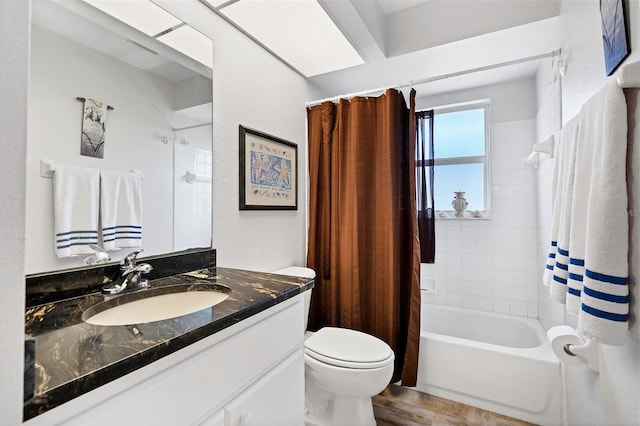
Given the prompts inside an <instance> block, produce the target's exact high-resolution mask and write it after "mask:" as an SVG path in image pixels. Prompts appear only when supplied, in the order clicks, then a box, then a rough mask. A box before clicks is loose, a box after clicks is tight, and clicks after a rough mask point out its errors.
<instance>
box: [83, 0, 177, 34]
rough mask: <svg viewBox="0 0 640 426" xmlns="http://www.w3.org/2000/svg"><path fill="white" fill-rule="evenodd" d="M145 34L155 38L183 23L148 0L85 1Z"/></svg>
mask: <svg viewBox="0 0 640 426" xmlns="http://www.w3.org/2000/svg"><path fill="white" fill-rule="evenodd" d="M84 1H85V2H87V3H89V4H91V5H92V6H94V7H96V8H98V9H100V10H102V11H103V12H105V13H108V14H109V15H111V16H113V17H114V18H116V19H119V20H121V21H122V22H124V23H126V24H128V25H130V26H132V27H133V28H136V29H138V30H140V31H142V32H143V33H145V34H147V35H150V36H155V35H156V34H159V33H161V32H162V31H165V30H167V29H169V28H172V27H175V26H176V25H179V24H181V23H182V21H180V20H179V19H178V18H176V17H175V16H173V15H172V14H170V13H169V12H167V11H165V10H164V9H162V8H161V7H160V6H157V5H155V4H153V3H151V2H150V1H148V0H136V1H132V0H84Z"/></svg>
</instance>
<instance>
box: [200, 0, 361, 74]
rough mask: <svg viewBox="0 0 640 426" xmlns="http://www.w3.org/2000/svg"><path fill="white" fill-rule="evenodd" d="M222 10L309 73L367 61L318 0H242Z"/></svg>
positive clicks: (299, 68) (254, 35) (263, 42)
mask: <svg viewBox="0 0 640 426" xmlns="http://www.w3.org/2000/svg"><path fill="white" fill-rule="evenodd" d="M208 1H210V0H208ZM220 12H221V13H223V14H224V15H225V16H227V17H228V18H229V19H231V20H232V21H233V22H234V23H235V24H236V25H238V26H239V27H240V28H242V29H243V30H244V31H246V32H247V33H249V34H251V36H252V37H254V38H255V39H256V40H258V41H259V42H260V43H262V44H263V45H265V46H266V47H268V48H269V49H271V50H272V51H273V52H274V53H275V54H276V55H278V56H280V57H281V58H282V59H283V60H285V61H286V62H288V63H289V64H290V65H291V66H293V67H294V68H296V69H297V70H298V71H300V72H301V73H302V74H304V75H306V76H307V77H311V76H314V75H318V74H323V73H327V72H330V71H335V70H339V69H343V68H348V67H351V66H354V65H359V64H362V63H364V61H363V60H362V58H361V57H360V55H359V54H358V52H357V51H356V50H355V49H354V48H353V46H352V45H351V44H350V43H349V41H348V40H347V39H346V38H345V36H344V35H343V34H342V32H340V30H339V29H338V27H336V25H335V24H334V23H333V21H332V20H331V18H329V16H328V15H327V13H326V12H325V11H324V10H323V9H322V7H321V6H320V5H319V4H318V3H317V2H316V1H315V0H240V1H238V2H236V3H233V4H230V5H228V6H226V7H224V8H222V9H220Z"/></svg>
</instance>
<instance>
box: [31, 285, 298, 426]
mask: <svg viewBox="0 0 640 426" xmlns="http://www.w3.org/2000/svg"><path fill="white" fill-rule="evenodd" d="M303 320H304V312H303V303H302V296H296V297H294V298H292V299H290V300H287V301H284V302H282V303H280V304H278V305H275V306H273V307H271V308H269V309H267V310H265V311H262V312H260V313H258V314H256V315H254V316H251V317H249V318H247V319H245V320H243V321H240V322H239V323H238V324H235V325H233V326H231V327H228V328H226V329H224V330H222V331H220V332H218V333H215V334H213V335H211V336H209V337H207V338H205V339H203V340H200V341H198V342H196V343H194V344H192V345H189V346H187V347H185V348H184V349H181V350H179V351H177V352H175V353H173V354H171V355H169V356H166V357H164V358H162V359H159V360H157V361H155V362H153V363H151V364H149V365H147V366H145V367H143V368H141V369H138V370H136V371H134V372H132V373H129V374H127V375H125V376H123V377H121V378H119V379H117V380H114V381H112V382H110V383H107V384H105V385H103V386H101V387H99V388H97V389H95V390H93V391H91V392H89V393H86V394H84V395H81V396H79V397H77V398H75V399H73V400H71V401H69V402H67V403H65V404H63V405H61V406H59V407H57V408H54V409H52V410H50V411H47V412H46V413H44V414H41V415H39V416H37V417H34V418H33V419H31V420H29V421H27V422H26V423H25V424H27V425H51V424H65V425H110V426H111V425H141V424H144V425H172V426H177V425H206V426H222V425H226V426H230V425H234V426H235V425H257V426H260V425H265V426H270V425H274V426H276V425H277V426H286V425H292V426H299V425H303V424H304V359H303V344H304V331H303V323H304V321H303Z"/></svg>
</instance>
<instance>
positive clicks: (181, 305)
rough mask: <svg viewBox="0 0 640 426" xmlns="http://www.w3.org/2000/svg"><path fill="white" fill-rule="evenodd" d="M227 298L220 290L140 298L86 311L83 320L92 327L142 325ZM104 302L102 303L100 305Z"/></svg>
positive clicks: (211, 304) (178, 315)
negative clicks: (97, 309)
mask: <svg viewBox="0 0 640 426" xmlns="http://www.w3.org/2000/svg"><path fill="white" fill-rule="evenodd" d="M228 297H229V294H228V293H224V292H220V291H181V292H176V293H169V294H161V295H158V296H150V297H144V298H142V299H138V300H133V301H130V302H126V303H124V304H121V305H116V306H113V307H109V308H106V309H104V310H100V309H99V312H97V313H95V314H92V313H91V312H86V313H85V314H89V315H87V318H84V316H83V320H84V322H86V323H89V324H93V325H103V326H113V325H130V324H143V323H147V322H153V321H160V320H166V319H170V318H176V317H180V316H182V315H187V314H191V313H193V312H198V311H200V310H202V309H206V308H210V307H211V306H214V305H217V304H218V303H220V302H222V301H224V300H225V299H227V298H228ZM104 303H106V302H104Z"/></svg>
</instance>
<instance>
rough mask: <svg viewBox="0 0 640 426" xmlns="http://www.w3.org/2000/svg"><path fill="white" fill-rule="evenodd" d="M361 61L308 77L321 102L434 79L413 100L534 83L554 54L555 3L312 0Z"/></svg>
mask: <svg viewBox="0 0 640 426" xmlns="http://www.w3.org/2000/svg"><path fill="white" fill-rule="evenodd" d="M318 1H319V2H320V3H321V4H322V5H323V7H324V9H325V11H327V13H328V14H329V15H330V16H331V18H332V19H333V21H334V22H335V23H336V24H337V25H338V27H339V28H340V29H341V30H342V32H343V33H344V34H345V35H346V37H347V38H348V39H349V40H350V41H351V43H352V44H353V45H354V46H355V47H356V49H357V50H358V52H359V53H360V54H361V55H362V57H363V59H364V60H365V64H363V65H358V66H354V67H350V68H346V69H342V70H338V71H334V72H330V73H325V74H321V75H317V76H313V77H310V78H309V80H310V81H311V82H312V83H314V84H315V85H317V86H318V87H320V88H321V89H323V91H324V92H325V93H327V96H334V95H341V94H347V93H354V92H359V91H365V90H370V89H375V88H380V87H390V86H398V85H405V84H409V83H411V82H417V81H420V80H425V79H438V78H440V77H442V76H446V75H450V74H464V73H465V72H466V71H469V70H476V69H482V68H492V67H495V68H494V69H490V70H487V71H483V72H472V73H468V74H464V75H460V76H456V77H450V78H443V79H439V80H436V81H430V82H428V83H424V84H413V87H415V88H416V90H417V92H418V96H428V95H434V94H438V93H444V92H451V91H456V90H463V89H468V88H472V87H479V86H485V85H489V84H495V83H499V82H505V81H512V80H517V79H523V78H532V77H533V76H534V75H535V73H536V71H537V68H538V66H539V63H540V61H539V60H536V61H528V62H523V63H519V64H515V65H511V66H499V65H500V64H503V63H505V62H518V61H520V60H524V59H526V58H529V57H532V56H538V55H543V54H547V53H549V52H552V51H555V50H557V49H559V39H560V37H559V34H558V14H559V9H560V2H559V1H557V0H377V1H376V0H340V1H332V0H318Z"/></svg>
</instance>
